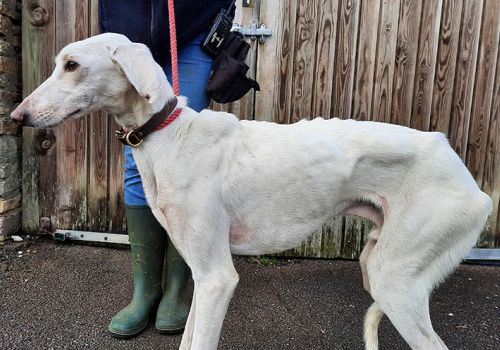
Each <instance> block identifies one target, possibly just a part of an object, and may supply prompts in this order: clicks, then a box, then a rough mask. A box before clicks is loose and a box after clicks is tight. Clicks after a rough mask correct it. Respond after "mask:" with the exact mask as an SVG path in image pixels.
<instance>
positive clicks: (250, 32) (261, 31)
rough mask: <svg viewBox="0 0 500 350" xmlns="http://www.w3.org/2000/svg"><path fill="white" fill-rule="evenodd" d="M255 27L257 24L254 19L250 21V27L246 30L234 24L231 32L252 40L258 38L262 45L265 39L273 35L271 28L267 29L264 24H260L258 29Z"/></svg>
mask: <svg viewBox="0 0 500 350" xmlns="http://www.w3.org/2000/svg"><path fill="white" fill-rule="evenodd" d="M257 25H258V23H257V21H256V20H254V19H253V20H251V21H250V26H249V27H248V28H245V27H243V26H242V25H241V24H238V23H234V24H233V27H232V28H231V31H232V32H239V33H241V34H243V35H244V36H249V37H250V39H252V40H256V39H257V38H259V41H260V42H261V43H264V42H265V41H266V37H268V36H271V35H272V34H273V30H272V29H271V28H267V27H266V25H265V24H261V25H260V27H257Z"/></svg>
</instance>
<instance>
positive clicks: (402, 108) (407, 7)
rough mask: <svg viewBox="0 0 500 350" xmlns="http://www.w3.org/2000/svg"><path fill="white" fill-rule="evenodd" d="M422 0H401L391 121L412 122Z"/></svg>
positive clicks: (401, 123) (404, 123) (398, 122)
mask: <svg viewBox="0 0 500 350" xmlns="http://www.w3.org/2000/svg"><path fill="white" fill-rule="evenodd" d="M421 12H422V1H420V0H401V6H400V11H399V25H398V40H397V44H396V61H395V67H394V84H393V93H392V112H391V123H395V124H399V125H406V126H409V125H410V118H411V109H412V105H413V88H414V80H415V65H416V62H417V52H418V33H419V30H420V15H421Z"/></svg>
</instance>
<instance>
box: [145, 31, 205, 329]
mask: <svg viewBox="0 0 500 350" xmlns="http://www.w3.org/2000/svg"><path fill="white" fill-rule="evenodd" d="M201 40H202V36H201V35H200V36H198V37H196V38H194V39H193V40H191V41H190V42H188V43H187V44H186V45H185V46H183V48H182V50H181V51H180V52H179V90H180V94H181V95H182V96H186V97H187V98H188V106H189V107H190V108H192V109H194V110H196V111H201V110H202V109H204V108H206V107H208V103H209V99H208V97H207V95H206V93H205V85H206V83H207V80H208V76H209V74H210V69H211V67H212V59H211V58H210V57H209V56H208V55H207V54H206V53H204V52H203V51H202V50H201V47H200V43H201ZM165 71H166V74H167V77H168V79H169V81H172V80H171V76H172V74H171V69H170V66H168V67H166V69H165ZM189 274H190V271H189V267H188V266H187V265H186V263H185V262H184V261H183V260H182V258H181V256H180V255H179V253H178V252H177V250H176V249H175V247H174V246H173V245H172V243H171V242H170V240H169V242H168V247H167V263H166V271H165V278H164V282H165V285H164V292H163V298H162V300H161V303H160V305H159V307H158V311H157V314H156V323H155V326H156V329H157V330H158V331H159V332H161V333H168V334H175V333H178V332H181V331H182V330H183V329H184V326H185V324H186V320H187V317H188V314H189V308H190V305H189V302H188V301H187V300H186V299H185V294H184V289H185V286H186V281H187V279H188V277H189Z"/></svg>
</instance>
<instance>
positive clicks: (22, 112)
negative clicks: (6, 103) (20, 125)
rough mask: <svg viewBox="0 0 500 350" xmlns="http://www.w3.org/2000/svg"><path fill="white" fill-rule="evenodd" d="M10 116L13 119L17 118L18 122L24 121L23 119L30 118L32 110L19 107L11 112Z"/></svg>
mask: <svg viewBox="0 0 500 350" xmlns="http://www.w3.org/2000/svg"><path fill="white" fill-rule="evenodd" d="M10 118H11V119H12V120H15V121H16V122H22V121H24V120H26V119H29V118H30V112H28V111H27V110H26V109H18V108H16V109H15V110H14V111H13V112H12V113H11V114H10Z"/></svg>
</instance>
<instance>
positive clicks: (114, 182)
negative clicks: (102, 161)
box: [107, 116, 126, 233]
mask: <svg viewBox="0 0 500 350" xmlns="http://www.w3.org/2000/svg"><path fill="white" fill-rule="evenodd" d="M108 121H109V127H108V208H107V213H108V228H107V230H108V231H109V232H115V233H125V231H126V225H125V205H124V203H125V199H124V197H123V175H124V168H123V164H124V163H125V157H124V146H123V144H122V143H121V142H119V141H118V139H117V138H116V137H115V130H118V129H119V126H118V125H117V124H116V122H115V120H114V118H111V117H110V116H108Z"/></svg>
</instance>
